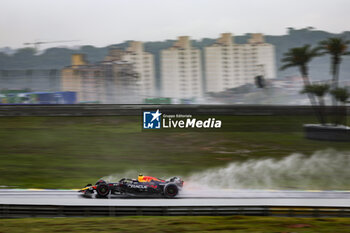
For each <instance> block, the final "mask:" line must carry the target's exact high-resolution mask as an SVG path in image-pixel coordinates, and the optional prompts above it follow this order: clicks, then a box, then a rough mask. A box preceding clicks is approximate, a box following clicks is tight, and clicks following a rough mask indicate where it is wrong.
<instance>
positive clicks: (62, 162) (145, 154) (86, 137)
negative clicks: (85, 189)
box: [0, 116, 350, 188]
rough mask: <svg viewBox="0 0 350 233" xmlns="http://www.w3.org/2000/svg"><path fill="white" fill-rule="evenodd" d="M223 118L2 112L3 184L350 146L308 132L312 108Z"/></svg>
mask: <svg viewBox="0 0 350 233" xmlns="http://www.w3.org/2000/svg"><path fill="white" fill-rule="evenodd" d="M222 119H223V120H224V124H225V127H226V130H225V131H224V132H188V131H178V132H164V131H162V132H159V131H152V132H141V119H140V117H136V116H132V117H126V116H124V117H123V116H115V117H110V116H108V117H107V116H106V117H1V118H0V161H1V166H0V185H7V186H16V187H18V188H79V187H81V186H82V185H85V184H86V183H93V182H95V181H96V180H97V179H98V178H100V177H103V176H107V175H110V174H116V173H117V174H118V173H124V172H126V171H130V170H133V171H134V175H135V176H136V175H137V173H138V172H143V173H146V174H150V175H155V176H159V177H164V176H168V175H182V176H186V175H188V174H190V173H191V172H197V171H203V170H205V169H207V168H213V167H219V166H224V165H225V164H227V163H229V162H237V161H239V162H242V161H246V160H249V159H260V158H276V159H279V158H283V157H285V156H287V155H289V154H291V153H293V152H300V153H304V154H307V155H310V154H312V153H313V152H314V151H316V150H322V149H327V148H334V149H336V150H339V151H345V150H349V149H350V143H340V142H322V141H311V140H307V139H305V138H304V137H303V133H302V124H303V123H312V122H314V118H313V117H312V116H310V117H305V116H302V117H301V116H298V117H296V116H246V117H243V116H231V117H223V118H222ZM339 188H344V187H339ZM345 188H349V187H345Z"/></svg>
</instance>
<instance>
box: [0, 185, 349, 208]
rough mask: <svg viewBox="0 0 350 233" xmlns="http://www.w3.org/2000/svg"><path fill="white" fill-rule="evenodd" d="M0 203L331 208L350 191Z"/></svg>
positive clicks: (41, 194) (38, 194) (21, 196)
mask: <svg viewBox="0 0 350 233" xmlns="http://www.w3.org/2000/svg"><path fill="white" fill-rule="evenodd" d="M0 204H22V205H84V206H98V205H101V206H106V205H108V206H188V205H191V206H208V205H211V206H249V205H252V206H253V205H254V206H255V205H265V206H329V207H332V206H334V207H350V191H317V190H310V191H297V190H243V189H237V190H233V189H230V190H229V189H223V190H205V189H203V190H186V189H184V190H183V191H182V192H181V193H180V194H179V196H178V197H177V198H175V199H164V198H149V197H148V198H140V197H138V198H132V197H129V198H121V197H118V196H110V197H109V198H108V199H97V198H94V197H92V198H86V197H83V196H81V195H80V194H79V193H78V192H77V191H75V190H30V189H29V190H18V189H1V190H0Z"/></svg>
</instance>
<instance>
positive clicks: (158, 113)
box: [151, 109, 162, 122]
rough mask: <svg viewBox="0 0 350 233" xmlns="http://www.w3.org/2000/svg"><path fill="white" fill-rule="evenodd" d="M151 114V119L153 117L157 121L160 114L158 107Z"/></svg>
mask: <svg viewBox="0 0 350 233" xmlns="http://www.w3.org/2000/svg"><path fill="white" fill-rule="evenodd" d="M151 115H152V116H153V118H152V120H151V122H152V121H154V120H155V119H157V121H159V117H160V115H162V114H161V113H160V112H159V109H157V111H156V112H155V113H151Z"/></svg>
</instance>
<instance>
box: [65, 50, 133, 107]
mask: <svg viewBox="0 0 350 233" xmlns="http://www.w3.org/2000/svg"><path fill="white" fill-rule="evenodd" d="M123 52H124V51H118V50H111V51H110V53H109V54H108V56H107V57H106V58H105V60H104V61H102V62H100V63H97V64H89V63H88V62H86V61H85V59H84V56H83V55H82V54H74V55H72V65H71V66H68V67H66V68H64V69H62V78H61V86H62V90H63V91H74V92H76V93H77V100H78V102H80V103H82V102H83V103H84V102H85V103H86V102H99V103H107V104H115V103H124V104H126V103H139V99H138V98H137V92H138V74H137V73H136V72H135V71H134V68H133V64H132V63H130V62H127V61H121V60H120V58H121V57H118V55H120V54H123Z"/></svg>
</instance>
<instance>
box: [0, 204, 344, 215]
mask: <svg viewBox="0 0 350 233" xmlns="http://www.w3.org/2000/svg"><path fill="white" fill-rule="evenodd" d="M135 215H136V216H225V215H247V216H285V217H350V207H315V206H312V207H310V206H70V205H67V206H63V205H5V204H2V205H0V218H24V217H91V216H135Z"/></svg>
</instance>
